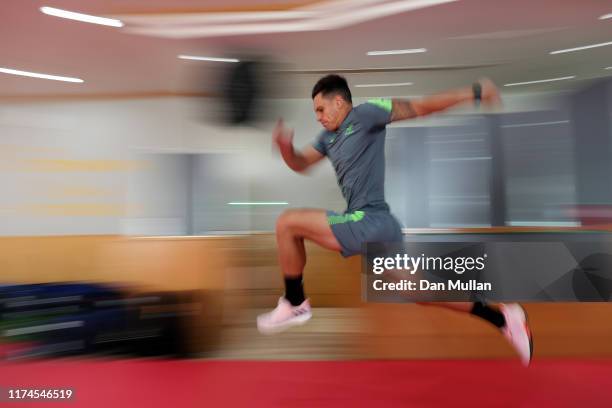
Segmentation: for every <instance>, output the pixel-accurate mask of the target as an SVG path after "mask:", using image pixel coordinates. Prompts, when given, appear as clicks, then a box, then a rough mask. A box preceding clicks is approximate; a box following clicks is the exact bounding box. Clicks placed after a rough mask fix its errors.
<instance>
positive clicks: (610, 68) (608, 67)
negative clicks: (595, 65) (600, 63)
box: [604, 67, 612, 69]
mask: <svg viewBox="0 0 612 408" xmlns="http://www.w3.org/2000/svg"><path fill="white" fill-rule="evenodd" d="M604 69H612V67H605V68H604Z"/></svg>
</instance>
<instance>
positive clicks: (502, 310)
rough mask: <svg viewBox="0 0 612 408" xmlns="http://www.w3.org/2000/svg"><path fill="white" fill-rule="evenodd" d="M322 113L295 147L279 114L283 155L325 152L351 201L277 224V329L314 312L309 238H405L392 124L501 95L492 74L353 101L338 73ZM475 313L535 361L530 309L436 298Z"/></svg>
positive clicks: (316, 96) (295, 165) (276, 136)
mask: <svg viewBox="0 0 612 408" xmlns="http://www.w3.org/2000/svg"><path fill="white" fill-rule="evenodd" d="M312 100H313V105H314V111H315V114H316V116H317V120H318V121H319V122H320V123H321V125H323V127H324V128H325V130H323V131H322V132H321V134H320V135H319V137H318V138H317V139H316V141H315V143H314V144H313V145H312V146H307V147H306V148H304V149H303V150H302V151H296V150H294V148H293V131H291V130H288V129H286V128H285V127H284V125H283V122H282V121H279V122H278V124H277V125H276V127H275V129H274V132H273V141H274V143H275V144H276V145H277V147H278V149H279V150H280V153H281V155H282V157H283V160H284V161H285V163H286V164H287V166H289V168H290V169H292V170H293V171H296V172H300V173H301V172H304V171H305V170H307V169H308V168H309V167H310V166H312V165H313V164H315V163H317V162H319V161H320V160H321V159H323V158H324V157H325V156H327V157H329V159H330V160H331V162H332V165H333V167H334V170H335V172H336V177H337V179H338V184H339V186H340V188H341V190H342V195H343V196H344V199H345V200H346V202H347V209H346V211H345V212H344V213H343V214H337V213H334V212H333V211H325V210H319V209H291V210H287V211H285V212H283V214H281V216H280V217H279V218H278V221H277V223H276V242H277V245H278V254H279V255H278V256H279V262H280V267H281V271H282V273H283V276H284V279H285V295H284V296H283V297H281V298H280V299H279V301H278V305H277V307H276V308H275V309H274V310H272V311H271V312H268V313H265V314H262V315H260V316H259V317H258V318H257V327H258V329H259V331H260V332H262V333H265V334H269V333H276V332H280V331H283V330H285V329H287V328H289V327H291V326H295V325H299V324H303V323H305V322H306V321H308V320H309V319H310V318H311V317H312V312H311V307H310V303H309V301H308V299H306V297H305V295H304V288H303V285H302V273H303V270H304V266H305V265H306V251H305V248H304V240H305V239H307V240H310V241H312V242H314V243H316V244H317V245H319V246H322V247H323V248H327V249H330V250H332V251H338V252H340V253H341V254H342V255H343V256H344V257H348V256H352V255H357V254H360V253H361V248H362V244H363V243H366V242H397V241H402V232H401V226H400V224H399V223H398V221H397V220H396V219H395V217H393V215H391V213H390V209H389V205H388V204H387V203H386V202H385V194H384V184H385V154H384V145H385V134H386V126H387V124H389V123H391V122H395V121H399V120H405V119H413V118H416V117H419V116H425V115H429V114H431V113H435V112H439V111H443V110H446V109H448V108H450V107H453V106H455V105H458V104H461V103H464V102H469V101H473V102H476V103H480V102H482V103H483V104H485V105H493V104H495V103H497V102H498V101H499V92H498V90H497V88H496V86H495V85H494V84H493V82H491V81H490V80H488V79H485V80H481V81H480V82H477V83H475V84H474V85H473V86H471V87H465V88H460V89H456V90H452V91H448V92H444V93H441V94H438V95H433V96H429V97H425V98H422V99H419V100H411V101H408V100H400V99H373V100H370V101H368V102H367V103H364V104H361V105H358V106H353V103H352V98H351V91H350V89H349V87H348V84H347V82H346V80H345V79H344V78H343V77H341V76H338V75H327V76H325V77H323V78H321V79H320V80H319V81H318V82H317V83H316V84H315V86H314V88H313V90H312ZM432 304H434V305H438V306H443V307H447V308H450V309H453V310H457V311H462V312H466V313H470V314H472V315H475V316H477V317H480V318H482V319H484V320H486V321H488V322H490V323H492V324H493V325H495V326H496V327H498V328H499V329H500V331H501V333H502V334H503V335H504V336H505V337H506V338H507V339H508V341H509V342H510V343H511V344H512V346H513V347H514V349H515V350H516V351H517V353H518V354H519V356H520V358H521V361H522V362H523V363H524V364H525V365H527V364H529V362H530V361H531V355H532V350H533V347H532V343H531V334H530V332H529V327H528V326H527V320H526V316H525V312H524V310H523V308H522V307H521V306H520V305H518V304H506V305H504V304H501V305H500V307H499V309H497V308H493V307H491V306H489V305H485V304H483V303H480V302H476V303H454V302H448V303H432Z"/></svg>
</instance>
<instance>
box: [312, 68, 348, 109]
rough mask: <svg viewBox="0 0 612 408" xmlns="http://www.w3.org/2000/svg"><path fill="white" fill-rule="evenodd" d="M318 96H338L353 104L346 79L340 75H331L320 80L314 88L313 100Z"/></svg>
mask: <svg viewBox="0 0 612 408" xmlns="http://www.w3.org/2000/svg"><path fill="white" fill-rule="evenodd" d="M318 94H321V95H322V96H328V95H334V94H338V95H340V96H341V97H342V98H343V99H344V100H345V101H347V102H348V103H353V100H352V98H351V90H350V89H349V87H348V84H347V83H346V79H344V77H341V76H340V75H335V74H331V75H326V76H324V77H323V78H321V79H319V80H318V81H317V83H316V84H315V86H314V88H312V99H314V98H315V96H317V95H318Z"/></svg>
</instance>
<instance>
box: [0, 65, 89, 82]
mask: <svg viewBox="0 0 612 408" xmlns="http://www.w3.org/2000/svg"><path fill="white" fill-rule="evenodd" d="M0 72H2V73H4V74H11V75H20V76H26V77H30V78H40V79H51V80H53V81H64V82H78V83H82V82H85V81H83V80H82V79H80V78H71V77H64V76H57V75H49V74H39V73H36V72H27V71H19V70H17V69H10V68H0Z"/></svg>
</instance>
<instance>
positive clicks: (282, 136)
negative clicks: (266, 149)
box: [272, 119, 293, 153]
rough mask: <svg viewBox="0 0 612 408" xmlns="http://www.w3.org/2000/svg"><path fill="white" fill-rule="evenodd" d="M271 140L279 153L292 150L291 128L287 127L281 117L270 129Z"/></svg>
mask: <svg viewBox="0 0 612 408" xmlns="http://www.w3.org/2000/svg"><path fill="white" fill-rule="evenodd" d="M272 141H273V143H274V144H275V145H276V146H277V147H278V150H280V151H281V153H283V152H289V151H292V150H293V130H291V129H287V128H286V127H285V125H284V123H283V120H282V119H279V120H278V122H277V123H276V126H275V127H274V130H273V131H272Z"/></svg>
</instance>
